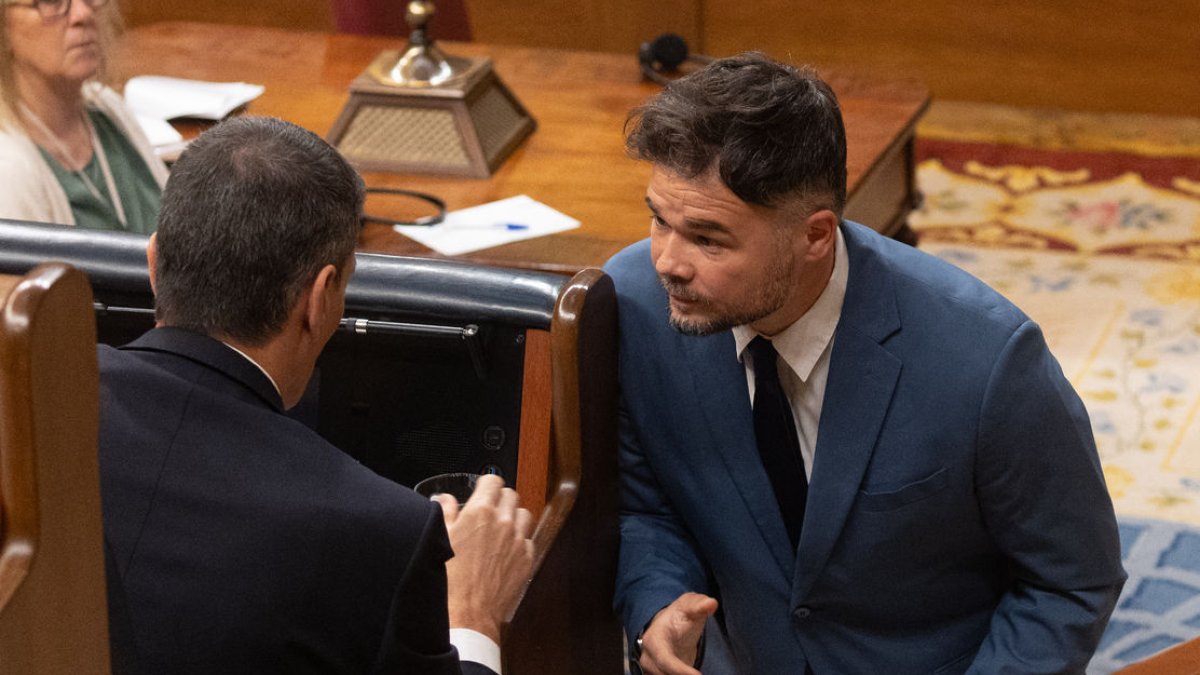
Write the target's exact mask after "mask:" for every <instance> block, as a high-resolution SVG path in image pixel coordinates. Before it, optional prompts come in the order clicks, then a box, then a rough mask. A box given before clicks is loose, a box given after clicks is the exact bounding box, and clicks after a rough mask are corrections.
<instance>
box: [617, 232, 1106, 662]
mask: <svg viewBox="0 0 1200 675" xmlns="http://www.w3.org/2000/svg"><path fill="white" fill-rule="evenodd" d="M842 232H843V235H844V236H845V239H846V245H847V249H848V252H849V281H848V288H847V291H846V297H845V302H844V305H843V308H842V315H841V318H840V321H839V323H838V326H837V330H836V332H835V335H834V343H833V352H832V354H831V361H830V371H829V379H828V384H827V388H826V391H825V399H824V407H823V409H822V413H821V419H820V427H819V431H818V440H817V447H816V456H815V462H814V466H813V469H812V477H811V485H810V488H809V493H808V506H807V512H806V515H805V521H804V529H803V534H802V536H801V539H800V543H799V546H798V548H797V549H796V550H792V548H791V546H790V544H789V542H788V537H787V533H786V531H785V529H784V524H783V520H782V518H781V516H780V514H779V512H778V507H777V506H776V503H775V500H774V498H773V495H772V492H771V484H770V481H769V480H768V478H767V475H766V473H765V471H764V469H763V467H762V464H761V462H760V460H759V457H758V451H757V448H756V446H755V440H754V428H753V420H752V412H751V406H750V398H749V394H748V392H747V387H746V378H745V372H744V370H743V367H742V365H741V364H740V363H739V362H738V361H737V358H736V354H735V347H734V341H733V337H732V334H731V333H730V332H729V331H725V332H722V333H719V334H716V335H711V336H707V337H687V336H684V335H681V334H679V333H677V332H675V331H674V330H672V329H671V328H670V327H669V326H668V324H667V299H666V296H665V295H664V293H663V291H662V288H661V287H660V285H659V283H658V281H657V278H656V276H655V273H654V270H653V267H652V264H651V260H650V250H649V245H648V242H641V243H639V244H635V245H634V246H632V247H630V248H628V249H626V250H625V251H623V252H622V253H620V254H618V255H617V256H615V257H614V258H613V259H612V260H611V261H610V262H609V264H608V265H607V271H608V272H609V273H610V274H611V275H612V276H613V278H614V280H615V282H616V289H617V293H618V303H619V311H620V323H621V329H620V332H621V344H620V349H621V356H620V368H621V393H622V413H621V414H622V416H621V451H620V461H621V472H622V473H621V479H622V516H621V554H620V566H619V571H618V579H617V596H616V606H617V608H618V611H620V612H622V613H623V616H624V621H625V625H626V629H627V631H628V632H629V633H630V634H631V635H635V634H636V633H637V632H638V631H640V630H641V629H642V627H643V626H645V625H646V623H647V622H648V621H649V620H650V619H651V618H652V617H653V615H654V614H655V613H656V612H657V611H658V610H659V609H661V608H662V607H664V606H665V605H667V604H668V603H670V602H671V601H672V600H674V599H675V598H676V597H678V596H679V595H680V594H681V593H683V592H685V591H697V592H704V593H709V594H712V595H715V596H716V597H718V599H719V600H720V602H721V613H722V619H723V623H724V626H725V629H726V631H727V638H728V643H729V646H730V649H731V653H732V657H733V659H734V660H735V662H736V664H737V666H738V670H739V672H743V673H785V672H793V673H799V672H803V667H804V665H805V664H807V665H808V667H810V668H811V669H812V670H813V672H815V673H817V675H822V674H824V673H882V672H886V673H933V672H936V673H961V672H966V671H970V672H978V673H1023V674H1028V673H1059V672H1082V669H1083V667H1084V665H1085V664H1086V662H1087V660H1088V658H1089V657H1090V655H1091V653H1092V651H1093V650H1094V649H1095V647H1096V644H1097V643H1098V641H1099V638H1100V635H1101V632H1102V631H1103V628H1104V625H1105V623H1106V621H1107V618H1108V615H1109V613H1110V612H1111V611H1112V608H1113V605H1114V603H1115V602H1116V599H1117V595H1118V593H1119V591H1120V589H1121V585H1122V583H1123V581H1124V578H1125V574H1124V571H1123V570H1122V568H1121V565H1120V547H1119V543H1118V540H1117V528H1116V522H1115V518H1114V515H1113V510H1112V504H1111V501H1110V499H1109V496H1108V492H1107V490H1106V489H1105V485H1104V479H1103V476H1102V474H1101V470H1100V465H1099V460H1098V457H1097V454H1096V449H1095V445H1094V442H1093V439H1092V434H1091V428H1090V425H1089V422H1088V418H1087V414H1086V412H1085V410H1084V408H1083V405H1082V404H1081V403H1080V400H1079V398H1078V397H1077V396H1076V394H1075V392H1074V390H1073V389H1072V388H1071V386H1070V384H1069V383H1068V382H1067V380H1066V379H1065V378H1064V377H1063V374H1062V371H1061V370H1060V368H1059V366H1058V363H1057V362H1056V361H1055V360H1054V358H1053V357H1052V356H1051V355H1050V353H1049V351H1048V350H1047V348H1046V344H1045V342H1044V340H1043V338H1042V335H1041V331H1040V329H1039V328H1038V327H1037V325H1036V324H1034V323H1033V322H1032V321H1030V320H1029V318H1028V317H1026V316H1025V315H1024V314H1023V313H1022V312H1021V311H1020V310H1018V309H1017V308H1016V307H1014V306H1013V305H1012V304H1011V303H1009V302H1008V301H1006V300H1005V299H1004V298H1002V297H1001V296H1000V295H999V294H997V293H995V292H994V291H992V290H991V289H989V288H988V287H987V286H985V285H984V284H983V283H981V282H979V281H978V280H976V279H974V278H972V277H970V276H969V275H967V274H966V273H964V272H962V271H960V270H958V269H957V268H954V267H953V266H951V265H949V264H946V263H944V262H941V261H939V260H937V259H935V258H932V257H930V256H928V255H926V254H924V253H921V252H919V251H917V250H915V249H912V248H910V247H907V246H904V245H902V244H899V243H897V242H894V241H892V240H890V239H886V238H884V237H881V236H879V235H877V234H876V233H874V232H872V231H870V230H869V229H867V228H865V227H863V226H861V225H857V224H854V223H848V222H847V223H844V224H843V226H842Z"/></svg>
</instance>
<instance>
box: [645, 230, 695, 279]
mask: <svg viewBox="0 0 1200 675" xmlns="http://www.w3.org/2000/svg"><path fill="white" fill-rule="evenodd" d="M686 249H687V245H686V243H685V242H683V241H682V238H681V237H679V236H677V235H676V234H675V233H673V232H672V233H670V234H666V235H664V236H663V239H662V241H661V242H660V243H659V249H658V257H657V258H656V259H655V260H654V271H656V272H658V274H659V276H664V277H672V278H674V279H677V280H679V281H682V282H687V281H690V280H691V278H692V273H693V272H694V269H693V267H692V265H691V263H690V261H689V260H688V256H687V250H686Z"/></svg>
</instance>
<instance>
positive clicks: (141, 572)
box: [99, 328, 491, 675]
mask: <svg viewBox="0 0 1200 675" xmlns="http://www.w3.org/2000/svg"><path fill="white" fill-rule="evenodd" d="M99 361H100V385H101V414H100V477H101V492H102V497H103V505H104V532H105V541H106V545H107V546H108V550H107V551H106V552H107V553H108V554H109V558H108V563H109V567H110V568H109V586H110V589H109V590H110V603H111V604H112V606H113V607H114V608H117V609H119V610H123V611H122V613H121V614H122V615H121V617H120V618H121V619H122V620H121V621H118V622H116V623H115V625H116V628H117V629H118V630H114V631H113V634H112V641H113V651H114V654H116V655H117V657H118V658H117V659H116V662H117V663H118V664H120V665H122V666H124V667H126V668H129V667H131V666H133V667H137V666H140V668H138V669H139V670H140V671H141V672H143V673H147V674H148V673H173V674H186V673H196V674H200V673H205V674H207V673H226V674H236V673H247V674H249V673H256V674H262V673H280V674H281V675H282V674H284V673H286V674H288V675H292V674H295V673H329V674H332V673H346V674H350V673H355V674H361V673H368V672H380V673H408V672H412V673H417V672H419V673H441V674H449V673H459V672H460V665H459V661H458V657H457V653H456V652H455V649H454V648H453V647H452V646H451V645H450V642H449V632H448V627H447V615H446V570H445V564H444V563H445V561H446V559H447V558H449V557H450V555H451V550H450V544H449V541H448V539H447V536H446V529H445V526H444V524H443V520H442V517H441V511H440V509H438V508H437V506H436V505H434V504H432V503H431V502H430V501H429V500H427V499H424V498H422V497H420V496H418V495H417V494H416V493H414V492H412V491H411V490H409V489H407V488H404V487H402V486H400V485H397V484H395V483H392V482H390V481H388V480H386V479H384V478H381V477H379V476H378V475H376V474H374V473H373V472H371V471H370V470H368V469H367V468H365V467H363V466H362V465H360V464H359V463H358V462H356V461H355V460H354V459H352V458H351V457H350V456H349V455H346V454H344V453H342V452H341V451H340V450H338V449H337V448H335V447H333V446H332V445H330V444H329V443H328V442H326V441H325V440H324V439H322V438H321V437H319V436H317V434H316V433H315V432H313V431H312V430H311V429H309V428H307V427H305V426H303V425H301V424H300V423H298V422H296V421H294V420H291V419H289V418H287V417H285V416H284V415H283V410H282V402H281V400H280V398H279V394H278V393H277V392H276V391H275V388H274V387H273V386H272V385H271V383H270V380H268V379H267V377H266V376H265V375H264V374H263V373H262V372H261V371H260V370H258V368H256V367H255V366H254V365H253V364H252V363H250V362H249V361H247V360H246V359H244V358H242V357H241V356H239V355H238V354H237V353H236V352H234V351H233V350H231V349H229V348H228V347H226V346H225V345H223V344H221V343H220V342H218V341H216V340H213V339H212V338H209V337H207V336H204V335H199V334H196V333H191V332H188V331H183V330H178V329H172V328H160V329H155V330H152V331H150V332H149V333H147V334H146V335H144V336H142V337H141V338H139V339H138V340H136V341H135V342H133V343H132V344H130V345H128V346H126V347H123V348H121V349H120V350H117V349H112V348H110V347H106V346H101V347H100V349H99ZM131 657H133V658H131ZM134 660H136V661H137V662H140V663H138V664H134V663H131V662H132V661H134ZM461 672H467V673H479V674H482V673H490V672H491V671H490V670H488V669H486V668H484V667H483V666H480V665H478V664H473V663H464V664H462V669H461Z"/></svg>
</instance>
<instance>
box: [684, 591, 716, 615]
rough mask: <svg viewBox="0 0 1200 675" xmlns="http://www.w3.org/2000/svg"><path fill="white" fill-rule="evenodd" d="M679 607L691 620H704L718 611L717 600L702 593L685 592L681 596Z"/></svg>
mask: <svg viewBox="0 0 1200 675" xmlns="http://www.w3.org/2000/svg"><path fill="white" fill-rule="evenodd" d="M678 602H679V605H678V609H679V611H680V612H682V613H683V614H684V616H685V617H686V618H687V619H688V620H689V621H693V622H695V621H704V620H705V619H707V618H708V617H709V616H711V615H712V613H713V612H715V611H717V600H716V598H711V597H709V596H707V595H703V594H701V593H685V594H683V595H681V596H680V597H679V600H678Z"/></svg>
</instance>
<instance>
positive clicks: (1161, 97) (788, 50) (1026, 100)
mask: <svg viewBox="0 0 1200 675" xmlns="http://www.w3.org/2000/svg"><path fill="white" fill-rule="evenodd" d="M703 14H704V15H703V19H702V25H703V26H704V31H703V38H702V40H701V43H700V44H701V45H702V46H703V48H704V49H706V50H709V51H710V52H711V53H713V54H716V55H726V54H731V53H735V52H738V51H742V50H746V49H761V50H764V51H766V52H768V53H769V54H771V55H772V56H775V57H777V58H782V59H786V60H790V61H794V62H806V63H814V64H817V65H831V66H840V67H851V68H855V69H859V70H867V71H874V72H877V73H884V74H887V73H890V74H898V73H903V74H906V75H913V76H917V77H920V78H922V79H923V80H925V82H926V84H928V85H929V87H930V89H931V90H932V91H933V95H934V97H935V98H944V99H961V100H974V101H985V102H994V103H1006V104H1010V105H1028V106H1041V107H1060V108H1068V109H1077V110H1093V111H1121V112H1153V113H1165V114H1176V115H1197V114H1200V86H1198V85H1197V76H1198V74H1200V30H1198V27H1200V2H1195V0H1163V1H1162V2H1154V3H1146V2H1138V1H1136V0H1100V1H1099V2H1091V3H1082V2H1039V1H1037V0H1011V1H1010V2H1004V3H999V2H977V3H966V2H954V1H952V0H922V1H914V0H906V1H902V2H887V1H885V0H859V1H857V2H850V3H836V2H835V3H797V2H794V1H793V0H758V1H757V2H745V1H744V0H707V1H706V2H705V3H704V5H703Z"/></svg>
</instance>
